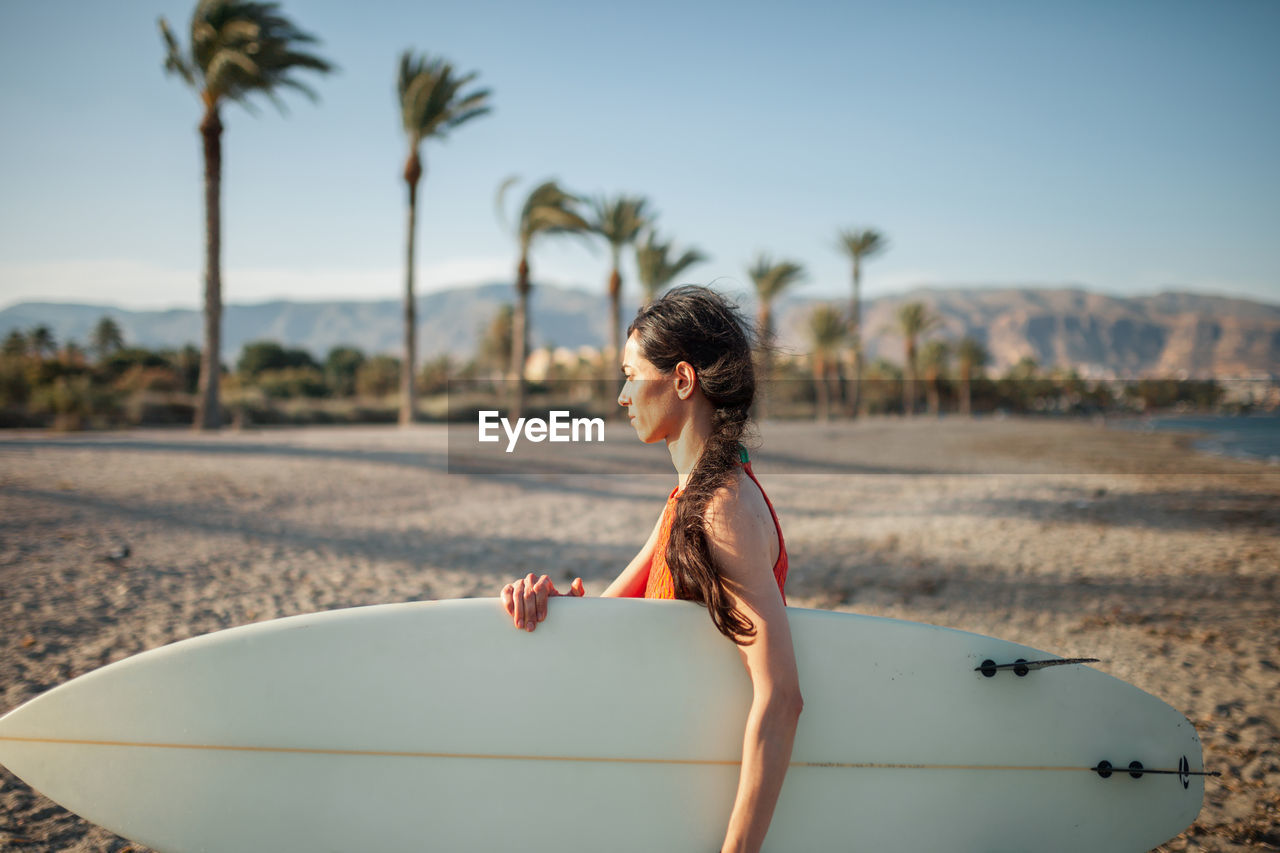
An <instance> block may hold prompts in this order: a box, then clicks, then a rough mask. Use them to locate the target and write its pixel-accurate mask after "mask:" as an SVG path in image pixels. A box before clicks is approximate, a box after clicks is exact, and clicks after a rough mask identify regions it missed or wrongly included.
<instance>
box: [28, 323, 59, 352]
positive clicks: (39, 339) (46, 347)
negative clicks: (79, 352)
mask: <svg viewBox="0 0 1280 853" xmlns="http://www.w3.org/2000/svg"><path fill="white" fill-rule="evenodd" d="M27 346H28V348H29V349H30V350H31V354H32V355H34V356H35V357H36V359H37V360H41V361H43V360H44V357H45V356H46V355H53V354H54V353H55V352H57V351H58V343H57V341H55V340H54V338H53V329H50V328H49V327H48V326H46V325H44V324H41V325H39V326H36V327H35V328H34V329H32V330H31V332H30V333H29V334H28V335H27Z"/></svg>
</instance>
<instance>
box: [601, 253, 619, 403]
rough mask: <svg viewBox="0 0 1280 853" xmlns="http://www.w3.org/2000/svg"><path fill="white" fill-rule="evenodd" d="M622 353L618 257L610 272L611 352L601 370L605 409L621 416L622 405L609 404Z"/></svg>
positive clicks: (606, 355) (606, 356) (607, 354)
mask: <svg viewBox="0 0 1280 853" xmlns="http://www.w3.org/2000/svg"><path fill="white" fill-rule="evenodd" d="M621 355H622V273H620V272H618V259H617V258H616V257H615V258H614V261H613V272H611V273H610V274H609V352H608V353H606V354H605V358H604V366H603V369H602V370H601V372H600V393H601V396H602V398H603V400H604V403H605V411H611V412H613V413H614V415H615V416H616V417H618V418H621V416H622V414H623V410H622V408H621V407H620V406H609V402H610V398H611V397H613V396H614V395H613V394H612V393H611V392H612V390H613V387H614V386H613V383H612V382H611V381H610V380H611V379H612V378H613V377H615V376H617V375H618V374H617V370H618V360H619V358H621Z"/></svg>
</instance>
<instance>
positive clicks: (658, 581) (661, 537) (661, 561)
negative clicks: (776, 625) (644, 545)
mask: <svg viewBox="0 0 1280 853" xmlns="http://www.w3.org/2000/svg"><path fill="white" fill-rule="evenodd" d="M742 467H743V469H744V470H746V472H747V476H748V477H750V478H751V482H753V483H755V484H756V488H758V489H760V495H761V497H763V498H764V502H765V505H766V506H768V507H769V515H771V516H773V526H774V528H775V529H777V531H778V561H777V562H776V563H774V564H773V576H774V578H775V579H776V580H777V581H778V592H780V593H782V603H783V604H786V603H787V594H786V592H784V591H783V585H784V584H786V582H787V546H786V543H785V542H783V540H782V525H781V524H780V523H779V522H778V514H777V513H776V512H774V509H773V504H772V503H771V502H770V501H769V496H768V495H766V494H765V493H764V488H763V487H761V485H760V481H759V480H757V479H756V475H755V474H754V473H752V471H751V462H750V461H748V459H747V454H746V453H745V452H743V454H742ZM679 499H680V487H679V486H677V487H676V488H674V489H672V490H671V495H670V496H669V497H668V498H667V506H666V509H664V510H663V511H662V524H661V527H660V528H659V529H658V542H657V544H656V545H655V546H654V550H653V562H652V563H650V564H649V577H648V580H646V581H645V585H644V597H645V598H675V597H676V589H675V582H674V581H673V580H672V579H671V569H670V568H668V567H667V542H668V540H669V539H670V538H671V525H672V524H673V523H674V522H675V520H676V502H677V501H678V500H679Z"/></svg>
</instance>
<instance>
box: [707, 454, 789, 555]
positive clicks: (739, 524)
mask: <svg viewBox="0 0 1280 853" xmlns="http://www.w3.org/2000/svg"><path fill="white" fill-rule="evenodd" d="M706 524H707V531H708V533H710V534H711V535H712V536H716V537H723V536H726V535H728V536H732V537H735V538H736V537H739V536H744V535H753V534H757V533H761V534H768V535H772V533H773V528H774V525H773V516H772V514H771V513H770V512H769V504H768V503H767V502H766V501H765V499H764V494H763V493H762V492H761V491H760V488H759V487H758V486H757V485H756V484H755V482H754V481H753V480H752V479H751V477H750V476H749V475H748V474H747V473H746V471H744V470H743V469H742V468H741V467H739V468H738V469H737V471H736V476H735V477H734V478H733V479H732V480H730V481H729V482H728V483H726V484H725V485H723V486H721V487H720V488H718V489H716V490H715V492H713V493H712V495H711V499H710V500H709V501H708V502H707V511H706Z"/></svg>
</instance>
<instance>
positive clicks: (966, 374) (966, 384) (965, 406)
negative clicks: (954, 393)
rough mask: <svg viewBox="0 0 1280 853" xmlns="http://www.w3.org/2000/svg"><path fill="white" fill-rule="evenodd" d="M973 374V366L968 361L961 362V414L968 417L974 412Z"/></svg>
mask: <svg viewBox="0 0 1280 853" xmlns="http://www.w3.org/2000/svg"><path fill="white" fill-rule="evenodd" d="M972 375H973V367H972V366H971V365H970V364H969V363H968V362H963V361H962V362H960V414H962V415H964V416H965V417H966V418H967V417H970V416H972V414H973V389H972V388H971V387H970V377H971V376H972Z"/></svg>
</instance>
